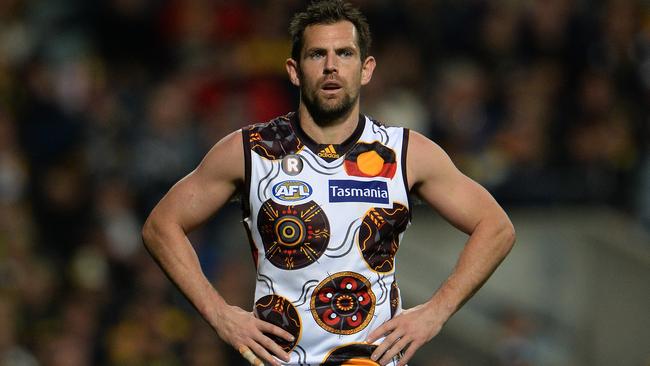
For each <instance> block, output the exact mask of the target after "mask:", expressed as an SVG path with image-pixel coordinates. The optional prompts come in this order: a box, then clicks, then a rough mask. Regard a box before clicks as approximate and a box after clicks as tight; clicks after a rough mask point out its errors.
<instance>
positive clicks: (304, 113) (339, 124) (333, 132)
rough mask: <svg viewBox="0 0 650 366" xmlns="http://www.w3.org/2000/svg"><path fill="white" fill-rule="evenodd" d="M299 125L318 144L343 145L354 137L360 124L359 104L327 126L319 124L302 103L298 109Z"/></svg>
mask: <svg viewBox="0 0 650 366" xmlns="http://www.w3.org/2000/svg"><path fill="white" fill-rule="evenodd" d="M298 118H299V119H298V123H300V127H302V130H303V131H304V132H305V133H306V134H307V135H308V136H309V137H310V138H311V139H312V140H314V141H315V142H316V143H319V144H341V143H343V142H344V141H345V140H346V139H347V138H348V137H350V136H351V135H352V133H353V132H354V130H355V129H356V128H357V124H358V122H359V104H358V103H357V104H356V105H355V106H354V107H352V108H351V109H350V112H349V113H348V114H346V115H345V116H342V117H341V118H339V119H337V120H334V121H330V122H329V123H328V124H327V125H326V126H323V125H320V124H318V123H317V122H316V121H314V118H313V117H312V115H311V114H310V113H309V110H308V109H307V107H306V106H305V105H304V104H302V103H300V106H299V107H298Z"/></svg>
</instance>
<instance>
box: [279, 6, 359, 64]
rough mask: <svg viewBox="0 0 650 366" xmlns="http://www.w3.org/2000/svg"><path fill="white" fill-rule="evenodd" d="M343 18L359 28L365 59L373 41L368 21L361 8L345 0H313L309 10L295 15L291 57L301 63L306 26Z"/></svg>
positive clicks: (291, 27) (292, 22)
mask: <svg viewBox="0 0 650 366" xmlns="http://www.w3.org/2000/svg"><path fill="white" fill-rule="evenodd" d="M343 20H347V21H349V22H351V23H352V24H354V27H355V28H356V29H357V45H358V46H359V51H360V53H361V61H363V60H365V59H366V57H368V50H369V49H370V44H371V43H372V39H371V37H370V27H369V26H368V21H367V20H366V17H365V16H364V15H363V14H362V13H361V11H360V10H359V9H357V8H356V7H354V6H352V5H351V4H350V3H347V2H345V1H343V0H316V1H312V3H311V4H309V6H308V7H307V10H305V11H304V12H300V13H296V14H295V15H294V16H293V19H292V20H291V25H289V33H290V34H291V58H293V59H294V60H296V61H297V62H298V63H300V52H301V51H302V47H303V45H304V34H305V28H307V27H308V26H310V25H314V24H333V23H336V22H339V21H343Z"/></svg>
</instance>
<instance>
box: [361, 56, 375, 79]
mask: <svg viewBox="0 0 650 366" xmlns="http://www.w3.org/2000/svg"><path fill="white" fill-rule="evenodd" d="M375 66H377V61H375V58H374V57H372V56H368V57H366V60H365V61H363V65H361V85H366V84H368V83H369V82H370V79H372V73H373V71H375Z"/></svg>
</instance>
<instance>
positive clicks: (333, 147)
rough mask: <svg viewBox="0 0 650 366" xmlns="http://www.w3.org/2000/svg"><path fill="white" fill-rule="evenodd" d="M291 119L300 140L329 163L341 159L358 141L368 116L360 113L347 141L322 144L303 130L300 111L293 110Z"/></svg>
mask: <svg viewBox="0 0 650 366" xmlns="http://www.w3.org/2000/svg"><path fill="white" fill-rule="evenodd" d="M289 120H290V122H291V127H292V128H293V130H294V131H295V133H296V135H297V136H298V138H299V139H300V141H302V142H303V144H304V145H305V146H307V147H308V148H309V150H311V151H312V152H313V153H314V154H316V155H318V157H320V158H321V159H323V160H325V161H327V162H328V163H331V162H333V161H335V160H337V159H339V158H340V157H342V156H344V155H345V154H346V153H347V152H348V151H350V149H351V148H352V146H354V144H356V143H357V141H358V140H359V138H360V137H361V135H362V134H363V130H364V128H365V125H366V123H365V122H366V117H365V116H364V115H363V114H361V113H359V120H358V121H357V127H356V128H355V129H354V131H353V132H352V134H351V135H350V136H349V137H348V138H346V139H345V141H343V142H342V143H340V144H320V143H318V142H316V141H314V139H312V138H311V137H310V136H309V135H308V134H307V133H306V132H305V130H303V128H302V126H300V121H299V120H298V112H293V113H292V115H291V117H290V118H289Z"/></svg>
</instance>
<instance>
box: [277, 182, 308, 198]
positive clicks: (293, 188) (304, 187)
mask: <svg viewBox="0 0 650 366" xmlns="http://www.w3.org/2000/svg"><path fill="white" fill-rule="evenodd" d="M311 193H312V189H311V186H310V185H309V184H307V183H305V182H301V181H299V180H287V181H284V182H280V183H278V184H276V185H275V186H273V195H274V196H275V198H277V199H279V200H281V201H289V202H293V201H300V200H303V199H305V198H307V197H309V196H311Z"/></svg>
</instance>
